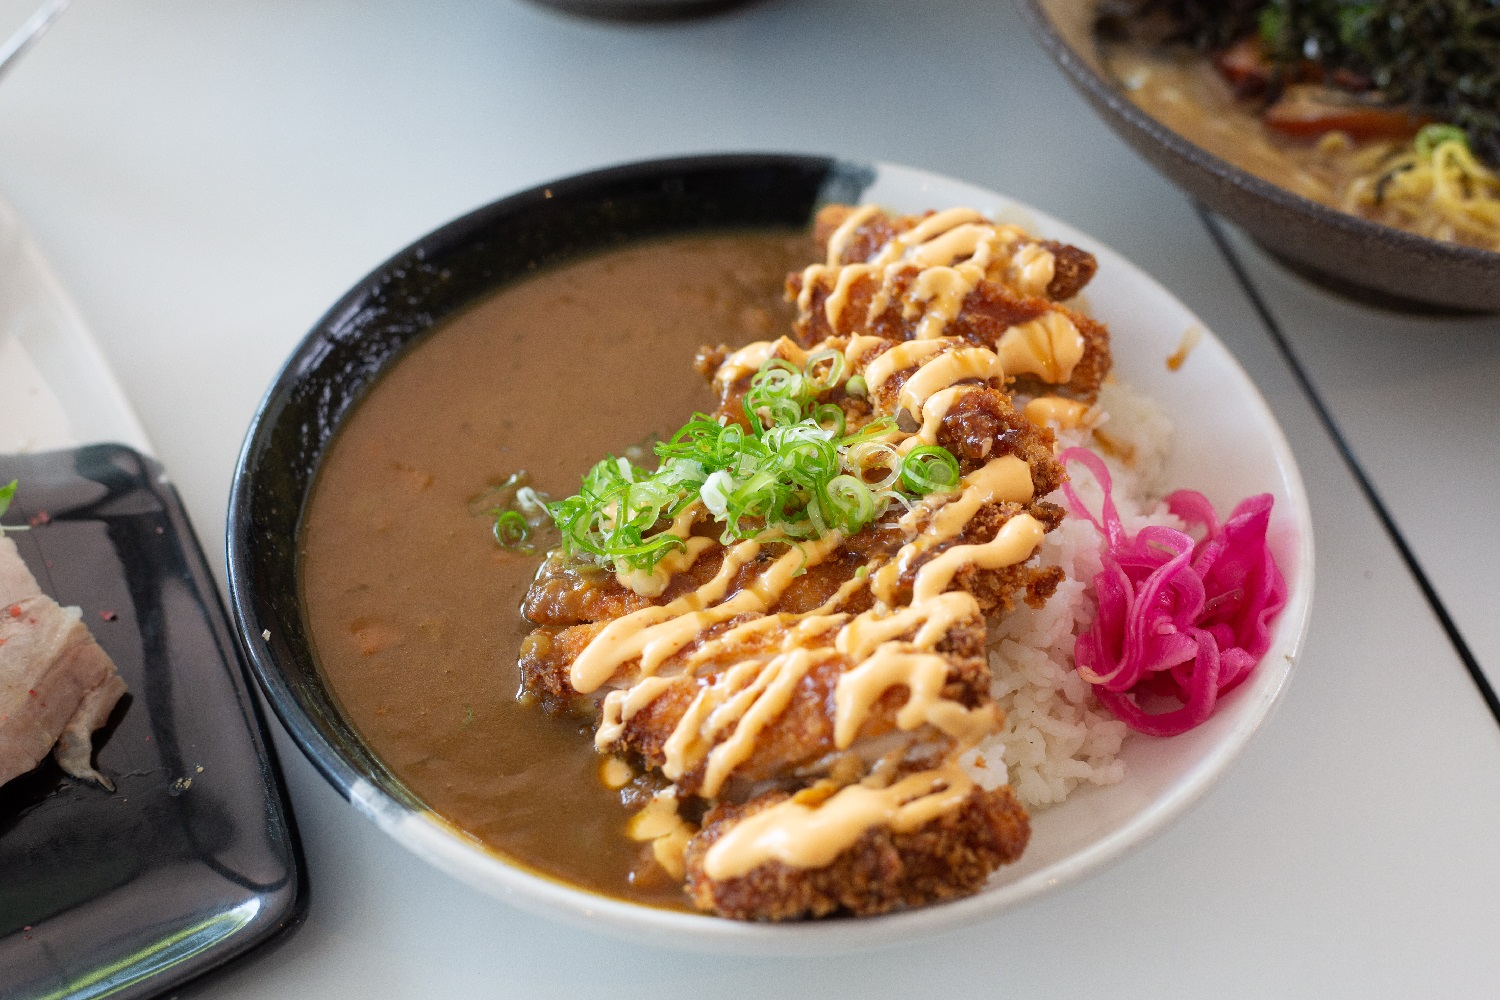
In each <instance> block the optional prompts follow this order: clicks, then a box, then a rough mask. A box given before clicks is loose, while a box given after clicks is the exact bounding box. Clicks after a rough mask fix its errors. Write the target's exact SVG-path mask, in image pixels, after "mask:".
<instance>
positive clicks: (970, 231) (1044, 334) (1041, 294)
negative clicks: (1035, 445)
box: [787, 205, 1111, 402]
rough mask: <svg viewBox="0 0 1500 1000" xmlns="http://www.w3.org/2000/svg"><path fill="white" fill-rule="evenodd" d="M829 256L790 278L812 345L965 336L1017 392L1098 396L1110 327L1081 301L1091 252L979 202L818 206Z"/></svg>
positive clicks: (802, 339) (799, 328) (801, 326)
mask: <svg viewBox="0 0 1500 1000" xmlns="http://www.w3.org/2000/svg"><path fill="white" fill-rule="evenodd" d="M817 232H818V235H819V238H820V243H821V244H822V245H823V246H824V247H825V248H826V250H827V255H828V256H827V260H826V262H824V263H821V264H812V265H809V266H808V267H807V268H805V269H803V270H802V271H799V272H794V273H792V274H791V275H788V277H787V297H788V298H789V299H790V300H792V301H795V302H796V303H797V310H798V315H797V320H796V322H795V324H794V328H793V329H794V336H795V337H796V339H797V341H798V342H799V343H800V344H802V345H803V346H808V345H811V344H814V343H817V342H818V341H821V340H823V339H825V338H827V337H829V336H860V335H873V336H877V337H880V338H882V339H885V340H896V341H903V340H913V339H924V338H928V337H935V336H947V337H955V338H958V339H961V340H965V341H968V342H969V343H971V344H974V345H976V346H981V347H986V348H989V349H990V350H992V351H995V352H996V353H997V354H999V355H1000V357H1001V359H1002V362H1003V363H1004V365H1005V372H1006V375H1007V377H1009V378H1011V379H1013V380H1014V385H1013V389H1014V390H1015V391H1017V392H1022V393H1025V394H1027V395H1033V396H1035V395H1042V394H1046V393H1057V394H1061V395H1064V396H1068V397H1070V398H1074V399H1080V400H1084V401H1088V402H1092V401H1093V399H1094V397H1095V396H1096V395H1097V394H1098V391H1099V386H1100V384H1101V383H1102V382H1103V379H1104V376H1105V375H1107V374H1108V372H1109V369H1110V365H1111V362H1110V356H1109V332H1108V330H1107V329H1106V328H1105V327H1104V325H1103V324H1101V323H1099V322H1097V321H1095V320H1093V319H1091V318H1089V317H1087V316H1085V315H1083V314H1082V313H1080V312H1078V311H1077V310H1075V309H1071V308H1069V307H1067V306H1065V305H1063V304H1061V303H1062V300H1064V299H1069V298H1072V297H1073V296H1074V295H1076V294H1077V293H1078V292H1079V291H1081V290H1082V288H1083V286H1084V285H1085V284H1087V283H1088V281H1089V280H1090V279H1091V278H1092V277H1093V274H1094V271H1095V269H1096V264H1095V262H1094V258H1093V255H1091V254H1089V253H1087V252H1085V251H1083V250H1079V249H1078V248H1076V247H1069V246H1065V245H1063V244H1058V243H1053V242H1042V241H1038V240H1035V239H1033V238H1031V237H1030V236H1028V235H1026V234H1025V232H1024V231H1023V230H1021V229H1019V228H1018V227H1015V226H1006V225H996V224H994V223H991V222H989V221H988V220H986V219H985V218H984V217H983V216H982V215H980V214H979V213H978V212H975V211H973V210H971V209H950V210H948V211H945V212H936V213H928V214H927V215H923V216H900V217H892V216H888V215H885V214H884V213H882V212H880V211H878V210H876V209H875V208H874V207H873V206H863V207H861V208H857V209H856V208H851V207H850V206H846V205H834V206H828V207H826V208H824V209H823V210H822V211H821V212H820V213H819V215H818V226H817Z"/></svg>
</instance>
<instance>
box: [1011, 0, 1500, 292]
mask: <svg viewBox="0 0 1500 1000" xmlns="http://www.w3.org/2000/svg"><path fill="white" fill-rule="evenodd" d="M1021 9H1022V11H1023V12H1024V13H1025V15H1026V18H1027V20H1028V21H1029V22H1030V24H1031V29H1032V34H1033V35H1035V36H1036V37H1037V38H1038V39H1039V40H1040V41H1041V43H1042V47H1043V48H1044V49H1046V51H1047V54H1048V55H1050V56H1051V57H1052V59H1053V61H1054V62H1056V63H1057V64H1058V65H1059V66H1060V67H1062V69H1063V71H1064V72H1065V73H1066V74H1067V75H1068V77H1069V79H1071V80H1072V81H1073V82H1074V83H1075V84H1076V85H1077V86H1079V87H1081V88H1083V89H1084V90H1085V91H1087V93H1088V94H1089V95H1090V96H1091V97H1093V98H1094V99H1095V100H1097V101H1099V102H1101V103H1103V104H1105V105H1106V106H1108V107H1109V109H1110V110H1111V111H1112V112H1113V113H1114V114H1116V115H1118V116H1119V117H1120V118H1122V119H1124V120H1125V121H1126V122H1128V123H1129V124H1130V125H1131V127H1133V128H1135V129H1137V130H1139V131H1141V132H1143V133H1145V134H1146V135H1148V136H1150V137H1151V139H1152V141H1154V142H1156V143H1157V144H1158V145H1161V146H1163V147H1164V148H1166V149H1167V150H1168V151H1169V152H1170V153H1172V154H1173V155H1174V156H1176V157H1177V158H1178V159H1180V160H1184V161H1186V162H1188V163H1189V164H1191V165H1192V166H1193V167H1195V168H1197V169H1199V170H1203V171H1206V172H1208V173H1210V174H1213V175H1214V176H1216V177H1218V178H1219V179H1221V180H1225V181H1228V182H1229V183H1231V184H1233V185H1234V186H1235V187H1237V188H1240V189H1242V190H1244V191H1246V192H1249V193H1250V194H1253V195H1255V196H1256V197H1259V198H1263V199H1265V200H1267V201H1269V202H1272V203H1273V204H1275V205H1276V206H1277V207H1279V208H1281V209H1284V210H1286V211H1290V212H1297V213H1300V214H1303V215H1308V216H1311V217H1312V218H1314V219H1316V220H1317V221H1318V222H1320V223H1321V224H1323V225H1326V226H1329V227H1331V228H1335V229H1339V230H1342V231H1343V232H1345V233H1347V234H1349V235H1351V236H1354V237H1357V238H1360V239H1364V240H1370V241H1374V242H1380V243H1386V244H1389V245H1392V246H1395V247H1398V248H1400V249H1401V250H1403V251H1407V252H1410V253H1413V254H1419V255H1421V256H1425V257H1434V256H1436V257H1441V258H1443V259H1445V260H1449V261H1452V262H1454V263H1462V264H1464V265H1467V266H1470V267H1476V266H1477V267H1486V268H1490V269H1491V270H1494V271H1496V272H1497V273H1500V253H1496V252H1494V251H1491V250H1482V249H1480V248H1478V247H1470V246H1464V245H1462V244H1458V243H1445V242H1443V241H1441V240H1434V239H1430V238H1428V237H1426V236H1419V235H1418V234H1416V233H1413V232H1408V231H1407V230H1405V229H1397V228H1396V227H1394V226H1387V225H1384V224H1382V223H1379V222H1372V221H1371V220H1369V219H1362V218H1360V217H1359V216H1357V215H1350V214H1349V213H1348V212H1341V211H1339V210H1338V209H1336V208H1332V207H1330V206H1328V205H1324V204H1321V203H1319V202H1316V201H1313V200H1312V199H1310V198H1304V197H1303V196H1302V195H1299V194H1294V193H1293V192H1291V191H1288V190H1287V189H1286V188H1284V187H1281V186H1280V185H1277V184H1273V183H1271V182H1270V181H1268V180H1265V179H1263V178H1260V177H1257V176H1256V175H1254V174H1252V173H1250V172H1249V171H1247V170H1243V169H1241V168H1240V167H1237V166H1235V165H1234V164H1232V163H1230V162H1229V161H1227V160H1224V159H1221V158H1219V157H1217V156H1215V155H1214V154H1212V153H1210V152H1208V151H1207V150H1206V149H1204V148H1203V147H1202V146H1199V145H1198V144H1196V143H1194V142H1191V141H1190V140H1188V139H1185V138H1183V137H1182V136H1181V135H1180V134H1178V133H1177V132H1176V131H1174V130H1172V129H1170V128H1168V127H1167V126H1166V125H1163V124H1162V123H1161V122H1159V121H1157V120H1156V119H1155V118H1153V117H1151V115H1150V114H1148V113H1147V112H1146V111H1144V110H1143V109H1142V108H1140V107H1139V106H1138V105H1136V104H1135V102H1134V101H1132V100H1131V99H1130V98H1129V97H1128V96H1126V94H1125V92H1124V91H1123V90H1122V89H1120V87H1119V86H1118V85H1117V84H1115V83H1114V82H1112V81H1110V80H1108V79H1106V78H1105V77H1103V76H1102V75H1100V74H1099V73H1098V72H1097V71H1096V70H1095V69H1094V68H1093V67H1092V66H1091V65H1089V64H1088V62H1087V61H1086V60H1084V59H1083V58H1082V57H1081V56H1080V55H1079V54H1078V53H1077V52H1075V51H1074V50H1073V47H1072V46H1071V45H1069V44H1068V42H1067V40H1066V39H1064V38H1063V37H1062V35H1061V34H1060V33H1059V32H1058V30H1057V28H1056V27H1055V26H1054V25H1053V23H1052V18H1051V17H1050V16H1048V14H1047V12H1046V11H1045V10H1043V9H1042V2H1041V0H1024V2H1023V3H1022V5H1021Z"/></svg>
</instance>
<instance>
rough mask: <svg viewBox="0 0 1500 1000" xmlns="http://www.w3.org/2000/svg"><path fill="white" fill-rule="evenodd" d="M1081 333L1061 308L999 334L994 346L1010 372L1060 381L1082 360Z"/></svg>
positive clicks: (1082, 344) (1056, 382)
mask: <svg viewBox="0 0 1500 1000" xmlns="http://www.w3.org/2000/svg"><path fill="white" fill-rule="evenodd" d="M1083 348H1084V340H1083V334H1081V333H1079V332H1078V327H1076V326H1074V325H1073V321H1072V320H1070V319H1068V317H1067V316H1065V315H1063V314H1062V313H1060V312H1055V311H1054V312H1049V313H1045V314H1043V315H1041V316H1038V317H1037V318H1036V319H1034V320H1031V321H1030V322H1027V323H1021V324H1020V325H1018V326H1013V327H1011V328H1010V329H1009V330H1006V331H1005V332H1004V333H1003V334H1001V335H1000V342H999V343H998V344H996V345H995V350H996V351H997V352H998V353H999V355H1000V362H1001V364H1003V365H1004V366H1005V370H1006V371H1008V372H1010V373H1011V374H1012V375H1015V374H1021V373H1025V374H1028V375H1035V376H1036V377H1037V378H1040V379H1041V380H1042V381H1043V382H1050V383H1052V384H1053V385H1059V384H1061V383H1063V382H1066V381H1067V380H1068V379H1070V378H1072V377H1073V369H1074V368H1076V367H1077V366H1078V362H1080V361H1082V360H1083Z"/></svg>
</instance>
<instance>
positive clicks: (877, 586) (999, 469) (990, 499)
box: [870, 455, 1036, 604]
mask: <svg viewBox="0 0 1500 1000" xmlns="http://www.w3.org/2000/svg"><path fill="white" fill-rule="evenodd" d="M963 485H964V488H963V490H962V491H960V492H958V493H956V494H953V493H950V494H946V495H944V496H938V497H928V498H927V499H926V500H925V501H923V503H921V504H919V505H918V506H917V507H915V508H913V509H912V511H911V513H909V514H907V515H906V516H905V517H903V518H902V519H901V523H902V526H903V527H907V528H910V527H913V526H914V525H916V524H917V523H918V522H919V521H920V520H921V519H922V518H923V517H926V516H927V515H928V513H929V512H931V518H930V519H929V520H928V522H927V526H926V527H925V528H923V529H922V531H921V532H920V533H919V534H918V535H917V536H916V537H915V538H913V539H912V540H911V541H909V542H907V543H906V544H905V545H903V546H902V547H901V551H899V552H898V553H896V558H895V559H892V560H891V561H890V562H889V563H887V564H886V565H884V566H882V567H881V568H880V569H878V570H876V571H875V572H874V573H872V574H871V576H872V582H871V584H870V589H871V591H872V592H873V593H874V594H875V596H876V597H877V598H879V599H880V600H881V601H883V602H884V603H886V604H891V603H892V598H893V597H894V594H895V589H896V581H897V580H899V579H900V577H901V574H902V573H904V572H905V571H906V568H907V567H908V566H910V565H911V564H912V561H913V560H915V559H916V558H917V557H918V556H920V555H921V554H922V553H924V552H926V551H927V550H928V549H930V548H932V547H933V546H935V545H938V544H940V543H941V542H944V541H947V540H948V539H949V538H952V537H953V536H954V535H956V534H958V533H959V532H960V531H962V530H963V528H964V525H966V524H968V523H969V521H970V520H972V519H973V517H974V515H975V514H976V513H977V512H978V511H979V508H981V507H983V506H985V505H986V504H991V503H1024V502H1026V501H1028V500H1031V499H1032V498H1033V497H1034V496H1035V495H1036V490H1035V486H1034V485H1033V483H1032V481H1031V466H1029V465H1027V464H1026V462H1025V461H1024V460H1023V459H1020V458H1017V457H1016V456H1014V455H1002V456H1000V457H999V458H995V459H991V460H990V461H989V462H987V463H985V464H984V465H983V466H981V467H980V468H978V469H975V470H974V471H973V472H971V473H969V475H968V476H967V477H965V479H964V482H963ZM1028 555H1029V553H1028ZM1023 558H1024V557H1023Z"/></svg>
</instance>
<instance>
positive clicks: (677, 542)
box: [496, 350, 958, 572]
mask: <svg viewBox="0 0 1500 1000" xmlns="http://www.w3.org/2000/svg"><path fill="white" fill-rule="evenodd" d="M844 369H845V361H844V356H843V355H842V354H841V353H840V352H838V351H831V350H825V351H816V352H814V353H813V354H812V355H810V356H809V357H808V359H807V361H806V363H805V364H804V365H803V367H802V368H800V369H799V368H797V367H796V366H795V365H793V364H792V363H791V362H789V361H786V360H785V359H782V358H772V359H771V360H770V361H767V362H766V363H765V364H764V365H762V366H761V368H760V370H759V371H757V372H756V373H755V376H754V378H752V379H751V381H750V388H749V389H748V390H747V391H746V393H745V396H744V400H743V404H742V405H743V409H744V414H745V418H746V421H747V422H748V423H749V429H748V430H747V429H746V428H744V427H742V426H740V425H739V424H735V423H730V422H728V421H727V420H724V419H715V418H713V417H710V416H708V415H706V414H702V413H696V414H694V415H693V418H692V419H691V420H689V421H688V422H687V423H686V424H684V425H683V426H682V427H681V428H679V429H678V431H677V433H675V434H673V435H672V436H671V437H669V438H668V439H666V440H665V441H660V442H658V443H657V444H656V446H655V448H654V449H653V450H654V451H655V453H656V457H657V459H658V462H659V464H658V466H657V468H656V470H655V471H647V470H646V469H643V468H642V467H640V466H639V465H636V464H635V463H633V462H631V461H630V460H628V459H625V458H616V457H610V458H606V459H605V460H603V461H602V462H600V463H599V464H597V465H595V466H594V468H593V469H591V470H590V471H589V473H588V474H587V475H586V476H584V478H583V482H582V484H581V487H580V489H579V492H578V493H577V494H576V495H575V496H571V497H568V498H567V499H565V500H560V501H557V502H556V503H550V504H548V505H547V507H546V510H547V513H548V514H549V515H550V516H551V518H552V521H553V523H554V524H555V525H556V526H557V528H558V530H559V531H560V532H561V533H562V547H563V551H564V553H565V554H567V555H568V556H569V557H571V558H576V559H581V560H583V561H586V562H593V563H594V564H596V565H598V566H601V567H612V568H614V569H615V570H616V571H622V570H644V571H646V572H650V571H652V570H653V569H654V568H655V567H656V564H657V563H658V562H660V561H661V560H662V559H663V558H664V557H665V556H667V555H668V554H669V553H671V552H674V551H677V550H680V549H684V548H685V547H686V544H687V543H686V541H685V539H683V538H682V537H680V536H679V534H677V533H676V532H674V531H671V530H667V529H666V525H667V524H668V523H669V522H672V521H674V520H676V519H677V518H678V517H679V515H681V514H682V513H683V512H684V511H685V510H687V508H688V507H689V506H691V505H692V504H694V503H701V504H702V507H703V509H704V510H706V511H707V512H708V513H709V514H710V515H711V516H712V517H713V519H714V520H715V522H717V523H718V524H719V525H720V539H721V541H723V542H724V543H725V544H729V543H731V542H734V541H740V540H745V539H749V538H760V539H766V540H780V541H791V542H793V543H795V541H796V540H799V539H812V538H818V537H822V536H824V535H826V534H828V533H829V532H831V531H839V532H843V533H845V534H854V533H856V532H858V531H860V530H861V529H862V528H864V527H865V526H866V525H868V524H870V523H871V522H873V521H875V520H876V519H877V518H879V517H881V516H882V515H883V514H884V513H885V512H886V510H887V508H889V507H890V506H891V504H898V505H899V506H901V507H903V508H905V509H907V510H910V509H911V506H912V503H913V501H914V500H915V499H916V498H918V497H920V496H922V495H924V494H926V493H930V492H933V491H935V490H938V489H948V488H951V487H952V485H956V484H957V482H958V460H957V459H955V458H954V457H953V456H952V455H951V454H949V453H948V452H947V451H946V450H945V449H942V448H936V447H931V446H929V447H926V448H918V449H916V450H915V451H914V452H913V453H912V455H911V456H908V457H907V458H906V459H905V460H903V459H902V457H901V455H900V453H899V452H897V451H896V450H895V449H894V448H893V447H891V446H890V445H889V444H887V443H886V442H885V441H883V440H881V439H882V438H885V437H888V436H889V435H891V434H892V433H893V432H895V431H896V429H897V428H896V422H895V421H894V420H892V419H891V418H890V417H881V418H879V419H876V420H872V421H870V422H869V423H867V424H865V425H864V426H863V427H860V428H858V429H856V430H854V431H852V432H851V431H850V430H849V427H848V417H847V416H846V414H845V413H844V411H843V409H842V408H841V407H839V406H838V405H837V404H835V403H831V402H824V403H820V402H818V397H819V395H821V394H823V393H826V392H828V391H830V390H832V389H833V388H835V387H836V386H838V385H839V380H840V379H841V378H842V377H843V373H844ZM854 378H856V379H857V378H859V376H855V377H854ZM853 381H854V379H850V380H849V383H853ZM849 383H845V384H846V386H847V385H848V384H849ZM860 383H861V384H860V388H861V390H862V391H863V388H864V387H863V380H862V379H861V380H860ZM913 456H915V458H914V457H913ZM903 483H905V484H906V485H905V486H903ZM945 484H946V485H945ZM517 499H518V500H520V499H521V497H520V495H519V493H518V494H517ZM512 523H514V522H512ZM500 531H501V525H500V524H499V522H498V521H497V524H496V532H497V537H499V533H500Z"/></svg>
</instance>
